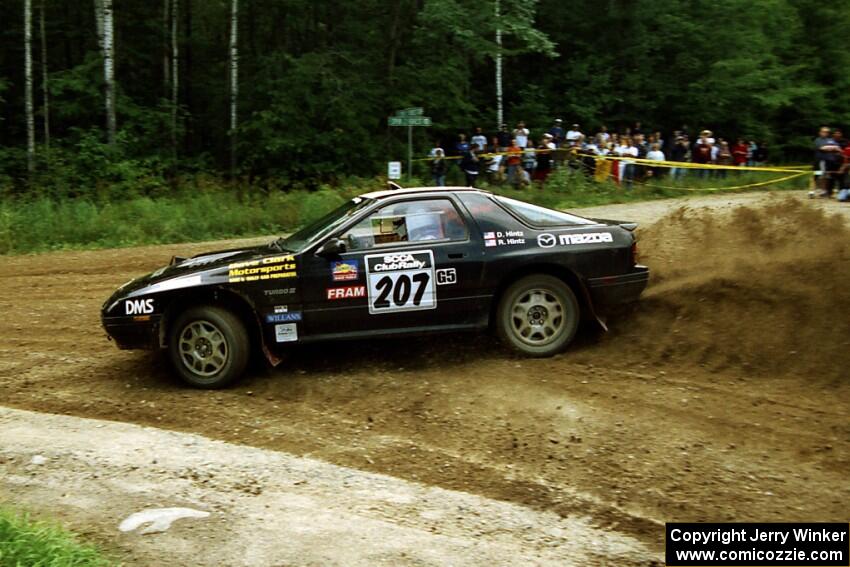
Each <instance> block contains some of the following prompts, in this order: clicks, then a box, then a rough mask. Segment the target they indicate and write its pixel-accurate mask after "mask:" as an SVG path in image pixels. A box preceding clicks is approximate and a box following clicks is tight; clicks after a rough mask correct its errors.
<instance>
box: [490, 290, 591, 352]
mask: <svg viewBox="0 0 850 567" xmlns="http://www.w3.org/2000/svg"><path fill="white" fill-rule="evenodd" d="M580 315H581V313H580V308H579V304H578V301H577V300H576V296H575V294H574V293H573V290H572V289H571V288H570V286H569V285H567V284H566V283H564V282H563V281H562V280H560V279H558V278H556V277H554V276H549V275H546V274H534V275H531V276H526V277H524V278H522V279H521V280H518V281H516V282H514V283H513V284H511V286H510V287H508V288H507V289H506V290H505V292H504V293H503V294H502V296H501V298H500V299H499V305H498V308H497V312H496V329H497V331H498V333H499V338H500V339H501V340H502V342H503V343H504V344H506V345H507V346H508V347H510V348H511V349H512V350H514V351H516V352H518V353H521V354H524V355H526V356H534V357H547V356H552V355H554V354H557V353H559V352H561V351H563V350H564V349H565V348H566V347H567V345H569V344H570V342H572V340H573V337H575V334H576V330H577V329H578V324H579V320H580Z"/></svg>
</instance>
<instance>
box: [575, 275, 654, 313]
mask: <svg viewBox="0 0 850 567" xmlns="http://www.w3.org/2000/svg"><path fill="white" fill-rule="evenodd" d="M647 283H649V268H647V267H646V266H641V265H636V266H634V267H633V268H632V271H630V272H629V273H627V274H621V275H617V276H604V277H601V278H590V279H588V280H587V287H588V290H589V291H590V296H591V298H592V299H593V305H594V307H597V308H600V307H605V306H608V305H617V304H620V303H629V302H632V301H636V300H637V299H638V298H639V297H640V294H641V293H643V290H644V289H646V285H647Z"/></svg>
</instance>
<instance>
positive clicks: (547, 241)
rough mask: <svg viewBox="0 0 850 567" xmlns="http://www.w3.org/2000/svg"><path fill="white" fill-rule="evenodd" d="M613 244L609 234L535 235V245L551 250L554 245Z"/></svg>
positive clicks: (612, 238)
mask: <svg viewBox="0 0 850 567" xmlns="http://www.w3.org/2000/svg"><path fill="white" fill-rule="evenodd" d="M603 242H614V236H613V235H612V234H611V233H610V232H585V233H581V234H550V233H548V232H547V233H544V234H539V235H537V245H538V246H540V247H541V248H552V247H553V246H555V245H556V244H559V245H561V246H570V245H572V244H601V243H603Z"/></svg>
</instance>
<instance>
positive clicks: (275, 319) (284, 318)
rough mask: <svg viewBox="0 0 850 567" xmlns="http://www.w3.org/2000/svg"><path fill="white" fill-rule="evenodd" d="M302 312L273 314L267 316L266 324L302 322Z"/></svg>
mask: <svg viewBox="0 0 850 567" xmlns="http://www.w3.org/2000/svg"><path fill="white" fill-rule="evenodd" d="M300 320H301V312H300V311H290V312H288V313H272V314H269V315H266V323H288V322H290V321H300Z"/></svg>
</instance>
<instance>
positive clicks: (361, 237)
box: [342, 199, 468, 250]
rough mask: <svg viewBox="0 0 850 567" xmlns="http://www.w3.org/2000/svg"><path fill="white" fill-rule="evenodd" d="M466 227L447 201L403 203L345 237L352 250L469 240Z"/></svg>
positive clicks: (377, 213) (362, 223)
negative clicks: (413, 243) (402, 244)
mask: <svg viewBox="0 0 850 567" xmlns="http://www.w3.org/2000/svg"><path fill="white" fill-rule="evenodd" d="M467 236H468V232H467V229H466V224H465V223H464V221H463V219H462V218H461V216H460V214H459V213H458V212H457V209H455V207H454V205H453V204H452V202H451V201H449V200H448V199H430V200H422V201H404V202H401V203H393V204H391V205H387V206H385V207H381V208H380V209H378V210H377V211H375V212H374V213H372V214H371V215H369V216H368V217H366V218H365V219H363V220H362V221H360V222H359V223H357V224H356V225H354V226H353V227H351V228H350V229H349V230H348V231H347V232H346V233H345V234H344V235H343V236H342V238H343V240H345V242H346V244H347V245H348V249H349V250H364V249H368V248H376V247H381V246H388V245H393V244H398V243H400V242H426V241H441V240H466V238H467Z"/></svg>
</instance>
